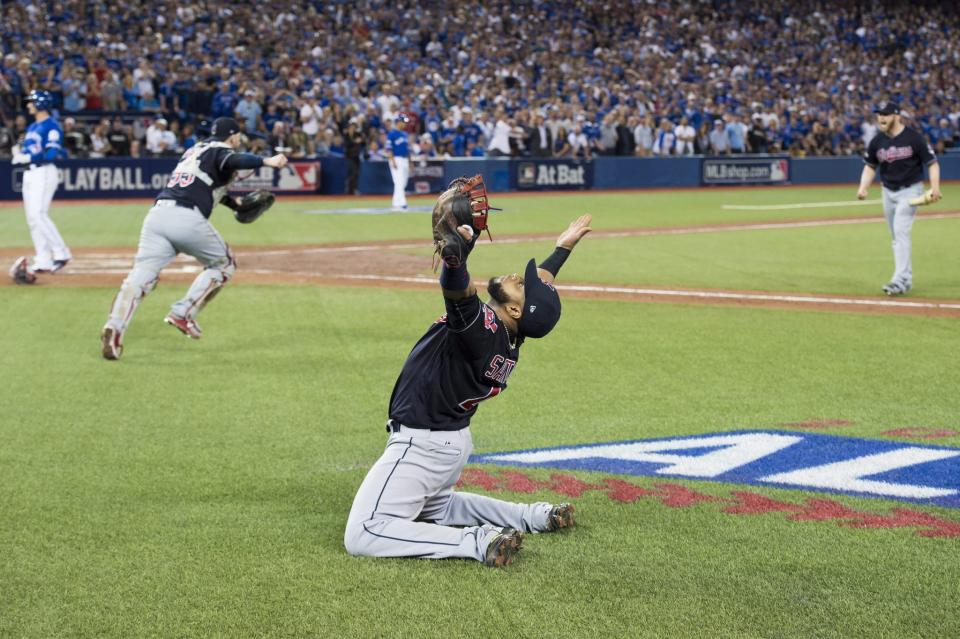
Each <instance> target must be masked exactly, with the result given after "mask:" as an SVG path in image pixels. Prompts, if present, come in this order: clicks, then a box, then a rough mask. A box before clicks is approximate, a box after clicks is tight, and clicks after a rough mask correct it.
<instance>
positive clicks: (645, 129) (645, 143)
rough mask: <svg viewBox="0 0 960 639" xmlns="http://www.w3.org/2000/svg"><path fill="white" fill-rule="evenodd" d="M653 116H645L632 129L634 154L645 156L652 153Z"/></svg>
mask: <svg viewBox="0 0 960 639" xmlns="http://www.w3.org/2000/svg"><path fill="white" fill-rule="evenodd" d="M655 128H656V127H655V126H654V122H653V116H650V115H647V116H645V117H644V118H643V120H642V121H641V122H640V124H638V125H637V126H636V127H634V129H633V139H634V141H635V142H636V151H635V152H636V154H637V155H639V156H647V155H650V154H651V153H652V152H653V132H654V130H655Z"/></svg>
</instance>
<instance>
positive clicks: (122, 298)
mask: <svg viewBox="0 0 960 639" xmlns="http://www.w3.org/2000/svg"><path fill="white" fill-rule="evenodd" d="M178 253H186V254H187V255H191V256H193V257H195V258H197V260H199V261H200V263H201V264H202V265H203V267H204V269H203V271H201V272H200V274H199V275H198V276H197V277H196V279H195V280H194V281H193V284H191V285H190V289H189V290H188V291H187V294H186V296H185V297H184V298H183V299H181V300H178V301H177V302H175V303H174V304H173V306H171V307H170V310H171V312H172V313H173V314H174V315H176V316H178V317H185V318H189V319H193V318H195V317H196V315H197V313H199V312H200V311H201V310H202V309H203V307H204V306H205V305H206V303H207V302H208V301H210V299H211V298H213V296H214V295H216V293H217V292H218V291H219V289H220V287H221V286H223V285H224V284H226V283H227V282H228V281H230V278H231V277H233V273H234V271H235V270H236V267H237V266H236V262H234V259H233V255H232V254H231V253H230V247H228V246H227V243H226V242H224V241H223V238H222V237H220V234H219V233H217V230H216V229H215V228H213V225H212V224H210V221H209V220H207V219H206V218H205V217H203V214H202V213H200V211H198V210H196V209H188V208H184V207H182V206H177V205H176V204H175V203H173V202H172V201H170V200H161V201H160V202H158V203H157V204H156V205H155V206H154V207H153V208H151V209H150V212H149V213H147V217H146V218H144V220H143V228H142V229H141V230H140V244H139V246H138V247H137V256H136V257H135V258H134V260H133V270H131V271H130V273H129V274H128V275H127V277H126V279H125V280H124V281H123V284H122V285H121V286H120V292H119V293H117V297H116V298H115V299H114V301H113V307H112V308H111V309H110V317H109V318H108V319H107V324H106V325H107V326H108V327H111V328H113V329H115V330H116V331H119V332H120V333H121V334H123V333H124V332H125V331H126V330H127V326H129V324H130V321H131V320H132V319H133V314H134V312H135V311H136V310H137V306H138V305H139V304H140V301H141V300H142V299H143V298H144V297H145V296H146V295H147V293H149V292H150V291H152V290H153V289H154V287H155V286H156V285H157V281H158V280H159V278H160V271H161V270H163V268H164V267H166V266H167V264H169V263H170V262H171V260H173V258H174V257H176V256H177V254H178Z"/></svg>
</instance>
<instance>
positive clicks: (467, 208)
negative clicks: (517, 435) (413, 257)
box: [344, 176, 591, 567]
mask: <svg viewBox="0 0 960 639" xmlns="http://www.w3.org/2000/svg"><path fill="white" fill-rule="evenodd" d="M489 210H490V207H489V205H488V202H487V194H486V189H485V187H484V184H483V179H482V178H481V177H480V176H476V177H474V178H471V179H469V180H468V179H458V180H454V182H453V183H452V184H451V185H450V186H449V187H448V189H447V190H446V191H445V192H444V193H443V194H442V195H441V196H440V197H439V199H438V200H437V204H436V206H435V207H434V210H433V223H434V240H435V242H436V246H437V251H438V253H439V254H440V258H441V259H442V262H443V266H442V271H441V273H440V287H441V289H442V291H443V297H444V302H445V304H446V309H447V313H446V315H444V316H443V317H441V318H440V319H439V320H437V322H436V323H434V324H433V325H432V326H431V327H430V328H429V329H428V330H427V332H426V333H425V334H424V336H423V337H421V338H420V340H419V341H418V342H417V343H416V345H415V346H414V347H413V350H412V351H411V352H410V355H409V356H407V361H406V362H405V363H404V365H403V370H402V371H401V372H400V377H399V378H398V379H397V382H396V385H395V386H394V388H393V395H392V397H391V398H390V409H389V419H388V420H387V431H388V432H389V433H390V434H389V437H388V439H387V447H386V450H385V451H384V453H383V455H382V456H381V457H380V459H379V460H378V461H377V462H376V463H375V464H374V466H373V468H371V469H370V471H369V472H368V473H367V476H366V478H365V479H364V480H363V484H362V485H361V486H360V489H359V490H358V491H357V495H356V497H355V498H354V501H353V507H352V508H351V510H350V516H349V518H348V520H347V526H346V530H345V532H344V545H345V547H346V549H347V552H349V553H350V554H352V555H362V556H370V557H423V558H430V559H441V558H445V557H466V558H470V559H476V560H477V561H481V562H484V563H485V564H486V565H488V566H497V567H499V566H505V565H507V564H509V563H511V562H512V561H513V559H514V557H515V555H516V553H517V551H519V550H520V546H521V544H522V542H523V537H524V533H528V532H549V531H555V530H559V529H561V528H567V527H569V526H572V525H573V524H574V518H573V510H574V508H573V505H571V504H566V503H564V504H549V503H546V502H537V503H534V504H518V503H512V502H506V501H501V500H499V499H493V498H490V497H484V496H481V495H473V494H470V493H465V492H460V491H454V486H455V485H456V483H457V480H458V479H459V478H460V474H461V472H462V471H463V468H464V466H465V465H466V463H467V460H468V458H469V457H470V453H471V451H472V450H473V441H472V439H471V435H470V419H471V418H472V417H473V415H474V413H475V412H476V411H477V406H478V405H479V404H480V402H483V401H485V400H488V399H490V398H492V397H496V396H497V395H499V394H500V393H502V392H503V391H504V389H506V387H507V380H508V378H509V377H510V373H511V372H512V371H513V368H514V366H515V365H516V363H517V359H518V356H519V349H520V345H521V344H522V343H523V341H524V340H525V339H526V338H528V337H529V338H539V337H543V336H545V335H546V334H547V333H549V332H550V330H551V329H552V328H553V327H554V325H556V323H557V321H558V320H559V319H560V298H559V296H558V295H557V291H556V290H555V289H554V288H553V286H552V282H553V279H554V277H556V275H557V272H558V271H559V270H560V267H561V265H562V264H563V262H564V260H566V258H567V257H568V256H569V254H570V251H572V250H573V247H574V246H576V244H577V242H579V241H580V239H581V238H583V237H584V236H585V235H586V234H587V233H589V232H590V230H591V229H590V226H589V225H590V221H591V217H590V216H589V215H584V216H582V217H580V218H578V219H576V220H574V221H573V222H572V223H571V224H570V226H569V228H567V230H565V231H564V232H563V233H562V234H561V235H560V237H559V239H558V240H557V248H556V250H555V251H554V253H553V255H551V256H550V257H549V258H547V259H546V260H545V261H544V262H543V263H542V264H540V268H539V269H538V268H537V266H536V263H535V262H534V260H530V262H529V263H528V264H527V267H526V271H525V272H524V276H523V277H520V276H519V275H517V274H516V273H514V274H513V275H504V276H501V277H496V278H493V279H491V280H490V282H489V283H488V285H487V291H488V292H489V293H490V297H491V299H490V301H489V302H487V303H483V302H481V301H480V298H479V297H478V296H477V290H476V288H475V287H474V285H473V284H472V283H471V281H470V276H469V274H468V273H467V267H466V258H467V255H468V254H469V252H470V250H471V249H472V248H473V245H474V243H475V242H476V238H477V236H478V234H479V233H480V232H481V231H483V230H484V229H486V227H487V214H488V211H489Z"/></svg>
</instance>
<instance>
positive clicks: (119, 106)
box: [100, 70, 124, 111]
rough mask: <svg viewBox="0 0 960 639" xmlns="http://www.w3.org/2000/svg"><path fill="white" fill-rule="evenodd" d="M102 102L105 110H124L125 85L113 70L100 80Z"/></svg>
mask: <svg viewBox="0 0 960 639" xmlns="http://www.w3.org/2000/svg"><path fill="white" fill-rule="evenodd" d="M100 104H101V106H102V108H103V110H104V111H122V110H123V107H124V101H123V86H122V85H121V84H120V80H119V79H118V77H117V74H116V73H114V72H113V71H110V70H108V71H107V72H106V74H105V75H104V77H103V80H102V81H101V82H100Z"/></svg>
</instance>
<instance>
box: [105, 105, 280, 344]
mask: <svg viewBox="0 0 960 639" xmlns="http://www.w3.org/2000/svg"><path fill="white" fill-rule="evenodd" d="M242 143H243V134H242V133H241V132H240V125H239V124H238V123H237V121H236V120H234V119H233V118H217V119H216V120H214V122H213V130H212V133H211V136H210V138H209V139H207V140H204V141H203V142H201V143H199V144H197V145H196V146H193V147H191V148H190V149H189V150H188V151H187V152H186V153H184V154H183V156H182V157H181V158H180V162H179V163H178V164H177V166H176V168H175V169H174V170H173V174H172V175H171V176H170V180H169V181H168V182H167V186H166V188H165V189H163V190H162V191H160V194H159V195H158V196H157V201H156V203H155V204H154V205H153V208H151V209H150V211H149V213H147V217H146V218H145V219H144V220H143V228H142V229H141V231H140V244H139V246H138V247H137V256H136V257H135V258H134V261H133V270H131V271H130V273H129V274H128V275H127V277H126V279H125V280H124V281H123V284H122V285H121V286H120V291H119V292H118V293H117V296H116V298H114V300H113V307H112V308H111V309H110V317H109V318H107V324H106V326H104V327H103V332H102V333H101V343H102V348H103V356H104V357H105V358H106V359H114V360H115V359H120V355H121V354H122V353H123V335H124V333H125V332H126V330H127V326H129V325H130V321H131V320H132V319H133V314H134V312H135V311H136V310H137V306H138V305H139V304H140V301H141V300H142V299H143V298H144V297H145V296H146V295H147V293H149V292H150V291H152V290H153V289H154V287H155V286H156V285H157V281H158V279H159V277H160V271H161V270H163V268H164V267H165V266H166V265H167V264H169V263H170V261H171V260H172V259H173V258H174V257H176V256H177V254H178V253H186V254H187V255H191V256H193V257H195V258H197V260H198V261H199V262H200V263H201V264H202V265H203V271H201V273H200V274H199V275H198V276H197V278H196V279H195V280H194V281H193V284H192V285H191V286H190V289H189V290H188V291H187V295H186V297H184V298H183V299H181V300H179V301H178V302H176V303H174V305H173V306H172V307H171V308H170V313H169V314H167V316H166V317H165V318H164V320H163V321H164V322H166V323H167V324H170V325H171V326H173V327H174V328H176V329H177V330H178V331H180V332H181V333H183V334H184V335H186V336H187V337H191V338H193V339H200V335H201V330H200V326H199V324H197V321H196V318H197V314H198V313H199V312H200V311H201V310H203V307H204V306H206V304H207V303H209V302H210V300H211V299H213V298H214V296H216V294H217V293H219V292H220V289H221V288H222V287H223V286H224V285H225V284H226V283H227V282H229V281H230V278H231V277H233V273H234V271H235V270H236V267H237V264H236V261H235V260H234V258H233V254H232V253H231V252H230V247H229V246H227V243H226V242H224V241H223V238H222V237H220V234H219V233H217V230H216V229H214V228H213V225H212V224H210V220H209V218H210V213H211V211H212V210H213V207H214V206H215V205H216V204H217V203H220V204H223V205H225V206H227V207H229V208H231V209H233V210H234V216H235V217H236V219H237V221H239V222H243V223H250V222H253V221H254V220H256V219H257V218H258V217H260V215H261V214H263V212H264V211H266V210H267V209H268V208H270V206H271V205H272V204H273V202H274V196H273V194H272V193H270V192H268V191H254V192H253V193H250V194H248V195H246V196H244V197H234V196H231V195H228V194H227V187H228V186H229V185H230V183H231V182H232V181H233V180H234V179H235V178H236V172H237V171H241V170H247V169H257V168H259V167H261V166H270V167H273V168H276V169H281V168H283V167H284V166H286V164H287V158H286V157H285V156H283V155H275V156H273V157H270V158H262V157H260V156H258V155H253V154H251V153H238V152H237V149H238V148H239V147H240V145H241V144H242Z"/></svg>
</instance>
